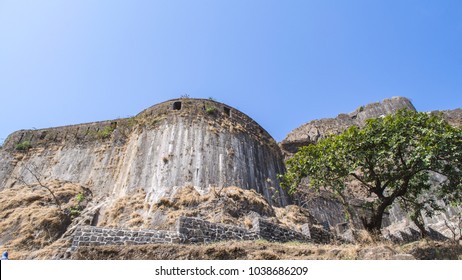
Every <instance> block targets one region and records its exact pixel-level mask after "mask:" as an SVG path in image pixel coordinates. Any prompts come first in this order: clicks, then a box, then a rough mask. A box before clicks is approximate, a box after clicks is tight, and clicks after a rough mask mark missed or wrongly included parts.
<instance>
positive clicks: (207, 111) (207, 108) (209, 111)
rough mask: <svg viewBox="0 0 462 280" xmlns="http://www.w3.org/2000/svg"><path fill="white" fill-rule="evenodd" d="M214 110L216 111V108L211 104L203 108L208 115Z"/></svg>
mask: <svg viewBox="0 0 462 280" xmlns="http://www.w3.org/2000/svg"><path fill="white" fill-rule="evenodd" d="M216 111H217V108H215V107H212V106H210V107H206V108H205V112H206V113H207V114H209V115H212V114H214V113H215V112H216Z"/></svg>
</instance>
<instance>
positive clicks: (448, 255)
mask: <svg viewBox="0 0 462 280" xmlns="http://www.w3.org/2000/svg"><path fill="white" fill-rule="evenodd" d="M432 246H433V247H437V248H438V247H442V248H445V250H441V251H440V252H441V253H440V255H439V259H456V260H457V259H462V249H461V245H456V244H450V243H443V242H434V243H432ZM419 250H420V251H422V252H426V253H428V252H429V251H431V250H429V249H428V247H425V246H424V245H423V244H420V243H417V244H413V245H412V246H410V247H409V248H407V247H401V246H399V245H393V244H377V245H359V244H355V245H352V244H349V245H316V244H309V243H297V242H295V243H285V244H281V243H271V242H266V241H258V240H257V241H253V242H252V241H240V242H238V241H227V242H219V243H213V244H205V245H184V244H180V245H173V244H152V245H138V246H123V247H121V246H101V247H81V248H79V249H78V250H77V251H76V252H75V253H74V254H73V255H72V259H103V260H106V259H111V260H120V259H130V260H234V259H241V260H279V259H281V260H282V259H284V260H359V259H382V260H392V259H413V258H416V259H421V257H422V256H426V255H425V254H424V253H413V252H420V251H419ZM411 254H412V255H411ZM423 259H425V258H423Z"/></svg>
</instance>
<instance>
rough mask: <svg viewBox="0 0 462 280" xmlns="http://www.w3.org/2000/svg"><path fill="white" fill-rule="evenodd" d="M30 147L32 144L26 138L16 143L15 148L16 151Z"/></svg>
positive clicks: (26, 149)
mask: <svg viewBox="0 0 462 280" xmlns="http://www.w3.org/2000/svg"><path fill="white" fill-rule="evenodd" d="M30 148H32V144H31V143H30V141H27V140H26V141H22V142H21V143H19V144H17V145H16V150H18V151H28V150H29V149H30Z"/></svg>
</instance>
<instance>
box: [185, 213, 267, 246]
mask: <svg viewBox="0 0 462 280" xmlns="http://www.w3.org/2000/svg"><path fill="white" fill-rule="evenodd" d="M178 233H179V234H181V235H182V236H183V240H184V243H209V242H217V241H221V240H256V239H259V234H258V233H257V232H254V231H249V230H247V229H245V228H241V227H235V226H230V225H225V224H215V223H210V222H207V221H204V220H202V219H197V218H187V217H180V218H179V220H178Z"/></svg>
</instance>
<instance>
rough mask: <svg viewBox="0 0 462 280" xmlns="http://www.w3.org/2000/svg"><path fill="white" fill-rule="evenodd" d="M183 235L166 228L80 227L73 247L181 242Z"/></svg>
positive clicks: (75, 235)
mask: <svg viewBox="0 0 462 280" xmlns="http://www.w3.org/2000/svg"><path fill="white" fill-rule="evenodd" d="M182 241H183V240H182V238H181V235H180V234H178V233H177V232H174V231H165V230H129V229H110V228H100V227H91V226H87V227H80V228H78V229H77V230H76V231H75V233H74V238H73V241H72V247H73V248H76V247H79V246H99V245H124V244H149V243H181V242H182Z"/></svg>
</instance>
